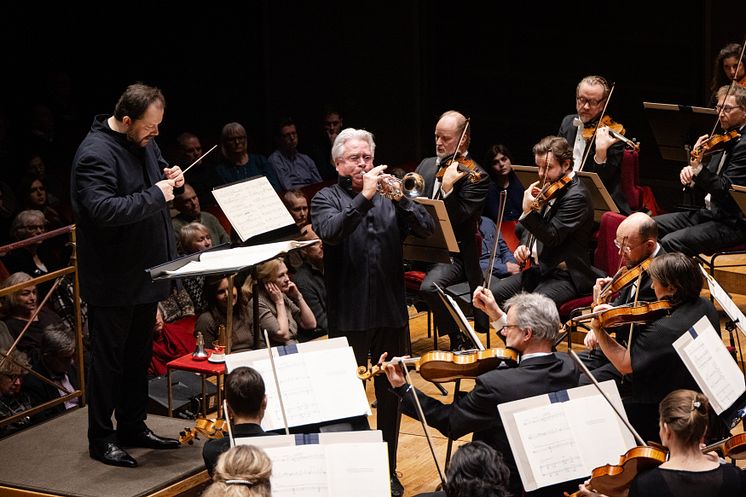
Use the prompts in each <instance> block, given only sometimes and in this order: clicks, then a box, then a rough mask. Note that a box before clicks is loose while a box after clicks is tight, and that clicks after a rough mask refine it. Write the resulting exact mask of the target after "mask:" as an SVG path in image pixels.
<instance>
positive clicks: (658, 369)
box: [589, 252, 720, 440]
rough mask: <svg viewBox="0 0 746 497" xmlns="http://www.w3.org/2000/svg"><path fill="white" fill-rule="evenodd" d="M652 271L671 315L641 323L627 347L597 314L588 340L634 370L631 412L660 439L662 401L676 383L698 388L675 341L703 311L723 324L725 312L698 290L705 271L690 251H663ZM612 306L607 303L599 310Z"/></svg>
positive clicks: (648, 436) (641, 428)
mask: <svg viewBox="0 0 746 497" xmlns="http://www.w3.org/2000/svg"><path fill="white" fill-rule="evenodd" d="M648 274H649V275H650V278H651V287H652V288H653V291H654V292H655V296H656V299H658V300H667V301H669V302H670V303H671V305H672V309H671V312H670V316H664V317H660V318H658V319H655V320H653V321H651V322H650V323H648V324H645V325H642V326H639V327H637V328H636V329H635V331H634V333H633V334H632V335H631V336H630V338H629V344H628V346H627V347H625V346H624V345H622V344H620V343H618V342H617V341H616V340H614V339H613V338H612V337H611V336H609V334H608V332H607V331H606V330H605V329H604V328H602V327H601V323H600V321H599V320H598V319H597V318H596V319H593V320H592V321H591V328H592V330H593V338H594V339H595V341H594V340H589V345H590V346H592V347H595V346H598V347H600V348H601V351H602V352H603V353H604V355H605V356H606V357H607V358H608V360H609V361H610V362H611V364H613V365H614V367H615V368H616V369H617V371H619V372H620V373H621V374H624V375H630V374H631V375H632V378H633V382H632V394H631V396H630V397H628V398H625V399H624V405H625V410H626V411H627V416H628V417H629V420H630V422H631V423H632V425H633V426H634V427H635V428H636V429H637V431H638V432H639V433H640V435H641V436H642V438H643V439H644V440H658V429H657V423H656V410H657V408H658V403H659V402H660V401H661V400H662V399H663V397H665V396H666V395H667V394H668V393H670V392H672V391H673V390H676V389H677V388H689V389H693V390H698V389H699V387H698V386H697V383H696V382H695V381H694V378H692V375H691V374H690V373H689V370H688V369H687V368H686V366H685V365H684V363H683V362H682V360H681V359H680V357H679V355H678V353H677V352H676V350H674V348H673V342H674V341H676V340H677V339H678V338H679V337H680V336H681V335H682V333H685V332H686V330H688V329H689V328H691V327H692V326H693V325H694V323H696V322H697V321H699V319H700V318H702V316H707V318H708V319H709V320H710V323H711V324H712V326H713V327H714V328H715V329H716V330H719V329H720V318H719V317H718V313H717V311H716V310H715V308H714V307H713V305H712V303H710V301H709V300H707V299H704V298H702V297H700V296H699V293H700V291H701V290H702V283H703V277H702V272H701V270H700V267H699V266H698V265H697V264H696V263H695V262H694V261H693V260H692V259H690V258H689V257H687V256H685V255H684V254H681V253H678V252H675V253H668V254H663V255H660V256H658V257H656V258H654V259H653V261H652V262H651V264H650V266H649V267H648ZM610 307H611V306H610V305H608V304H602V305H599V306H596V307H595V308H594V311H602V310H606V309H609V308H610Z"/></svg>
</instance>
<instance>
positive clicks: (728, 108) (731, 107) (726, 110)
mask: <svg viewBox="0 0 746 497" xmlns="http://www.w3.org/2000/svg"><path fill="white" fill-rule="evenodd" d="M740 108H741V106H740V105H720V104H718V105H716V106H715V110H716V111H718V112H721V111H722V112H724V113H725V114H730V113H731V112H733V110H734V109H740Z"/></svg>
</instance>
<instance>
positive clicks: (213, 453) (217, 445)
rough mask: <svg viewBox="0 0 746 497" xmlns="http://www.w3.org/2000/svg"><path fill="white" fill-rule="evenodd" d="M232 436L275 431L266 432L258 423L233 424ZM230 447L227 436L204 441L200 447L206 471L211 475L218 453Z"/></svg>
mask: <svg viewBox="0 0 746 497" xmlns="http://www.w3.org/2000/svg"><path fill="white" fill-rule="evenodd" d="M232 429H233V438H239V437H265V436H272V435H275V433H272V432H266V431H264V429H262V427H261V426H260V425H258V424H254V423H245V424H239V425H234V426H233V427H232ZM230 448H231V441H230V439H229V438H228V437H225V438H211V439H209V440H207V441H206V442H205V445H204V446H203V447H202V459H204V460H205V467H207V472H208V473H210V475H211V476H212V474H213V472H214V471H215V465H216V464H217V463H218V457H220V454H222V453H223V452H225V451H227V450H228V449H230Z"/></svg>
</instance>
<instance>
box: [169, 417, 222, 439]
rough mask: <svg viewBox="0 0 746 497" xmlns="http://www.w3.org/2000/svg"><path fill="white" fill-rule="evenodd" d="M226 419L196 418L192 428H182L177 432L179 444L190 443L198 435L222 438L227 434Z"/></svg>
mask: <svg viewBox="0 0 746 497" xmlns="http://www.w3.org/2000/svg"><path fill="white" fill-rule="evenodd" d="M226 423H227V421H226V420H224V419H207V418H198V419H197V420H196V421H195V422H194V428H184V431H180V432H179V443H180V444H181V445H192V444H193V443H194V440H199V436H200V435H203V436H204V437H206V438H224V437H225V436H226V435H227V434H228V427H227V424H226Z"/></svg>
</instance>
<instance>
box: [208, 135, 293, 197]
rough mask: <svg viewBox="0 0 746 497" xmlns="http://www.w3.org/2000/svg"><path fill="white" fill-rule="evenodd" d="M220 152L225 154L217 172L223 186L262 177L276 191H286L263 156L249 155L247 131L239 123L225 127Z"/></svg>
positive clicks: (221, 137)
mask: <svg viewBox="0 0 746 497" xmlns="http://www.w3.org/2000/svg"><path fill="white" fill-rule="evenodd" d="M220 151H221V152H222V153H223V160H222V161H221V162H220V163H219V164H218V165H217V166H216V169H215V170H216V171H217V173H218V175H219V176H220V179H221V184H226V183H234V182H236V181H240V180H242V179H247V178H252V177H254V176H259V175H261V176H265V177H266V178H267V180H268V181H269V183H270V184H271V185H272V188H274V189H275V190H276V191H280V190H282V189H285V188H283V186H282V185H281V184H280V181H279V180H278V179H277V173H276V172H275V169H274V168H273V167H272V164H270V163H269V162H268V161H267V159H266V158H265V157H264V156H263V155H259V154H251V153H249V145H248V138H247V136H246V129H244V127H243V126H242V125H240V124H239V123H236V122H232V123H228V124H226V125H225V126H223V131H222V133H221V134H220ZM213 186H218V185H213Z"/></svg>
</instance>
